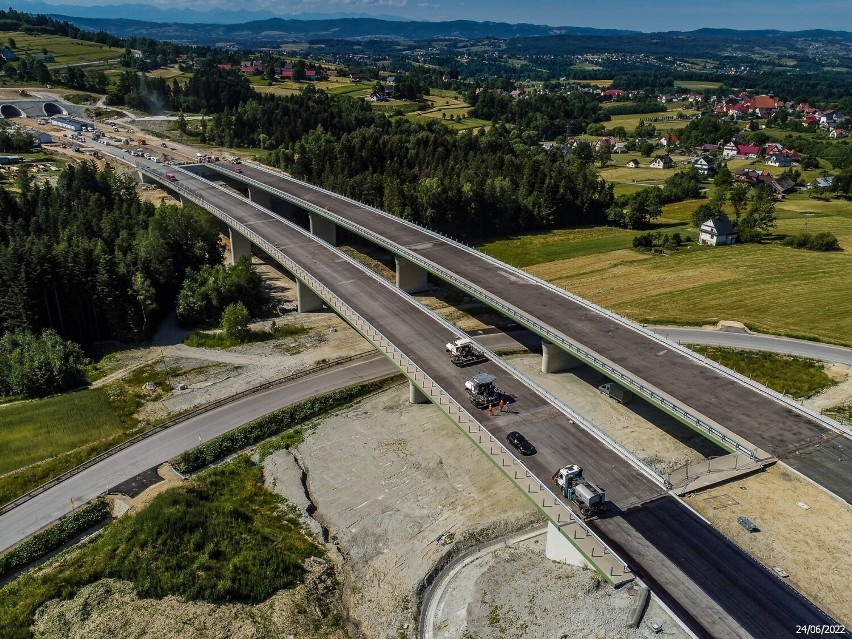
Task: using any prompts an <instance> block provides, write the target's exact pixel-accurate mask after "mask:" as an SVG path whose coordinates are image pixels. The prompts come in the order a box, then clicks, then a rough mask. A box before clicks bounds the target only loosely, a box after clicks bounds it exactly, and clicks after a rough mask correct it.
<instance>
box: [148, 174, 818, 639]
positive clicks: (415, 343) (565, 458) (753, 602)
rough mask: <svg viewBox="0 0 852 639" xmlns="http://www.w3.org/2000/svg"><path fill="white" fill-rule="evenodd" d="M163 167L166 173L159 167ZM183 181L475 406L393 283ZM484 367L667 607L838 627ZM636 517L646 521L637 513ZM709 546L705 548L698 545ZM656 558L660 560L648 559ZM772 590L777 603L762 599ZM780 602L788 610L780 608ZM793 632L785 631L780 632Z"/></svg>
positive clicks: (723, 632) (772, 627)
mask: <svg viewBox="0 0 852 639" xmlns="http://www.w3.org/2000/svg"><path fill="white" fill-rule="evenodd" d="M150 168H152V169H154V170H162V169H160V167H154V166H151V167H150ZM183 176H185V174H182V178H183V179H185V180H186V181H187V182H188V183H189V186H190V187H191V188H193V189H195V190H196V191H197V192H198V193H200V194H201V195H202V197H204V198H205V200H206V201H207V202H208V203H210V204H212V205H214V206H216V207H218V208H219V209H221V210H225V211H228V214H229V215H231V216H232V217H234V218H235V219H237V220H238V221H240V222H241V223H243V224H244V225H246V226H247V227H249V228H250V229H251V230H252V231H254V232H255V233H257V234H258V235H260V236H261V237H263V238H265V239H266V240H267V241H269V242H270V243H271V244H273V245H274V246H276V247H277V248H278V250H280V251H281V252H282V253H284V254H285V255H286V256H288V257H289V258H290V259H292V260H293V261H295V262H296V263H298V264H300V265H301V266H302V267H303V268H305V269H306V270H307V271H308V272H310V273H311V274H312V275H313V276H314V277H315V278H317V279H318V280H319V281H320V282H321V283H322V284H323V285H325V286H326V287H328V288H329V289H331V290H333V291H334V292H335V293H336V294H337V295H338V296H339V297H341V298H342V299H343V300H344V301H345V302H346V303H347V304H349V305H350V306H351V307H352V308H353V309H354V310H355V311H356V312H358V313H359V314H360V315H361V316H362V317H364V318H365V319H366V320H367V321H368V322H370V323H371V324H372V325H373V326H374V327H376V328H377V329H378V330H380V331H381V332H382V334H383V335H384V336H385V337H386V338H388V339H389V340H390V341H391V342H392V343H394V344H396V345H398V346H400V347H402V348H404V350H405V352H406V354H407V355H408V356H409V357H410V358H411V359H412V361H414V362H415V364H417V365H418V366H419V367H420V368H421V369H422V370H424V371H425V372H426V373H427V374H428V375H429V376H430V377H431V378H432V379H433V380H434V381H435V382H437V383H438V384H439V385H440V386H441V387H442V388H444V389H445V390H446V391H447V392H448V393H450V394H451V395H453V396H454V397H455V399H456V400H457V401H459V402H460V403H462V402H465V401H466V400H465V392H464V390H463V384H464V381H465V380H466V379H468V378H469V377H470V375H471V373H472V372H474V371H471V369H459V368H456V367H454V366H452V364H450V362H449V361H448V358H447V357H446V354H445V353H444V349H443V345H444V344H445V343H446V342H447V341H449V340H450V339H452V338H453V337H455V335H454V334H453V333H452V332H451V331H450V330H449V329H447V328H446V327H445V326H444V325H443V324H442V323H440V322H439V321H438V320H437V319H436V318H435V317H434V316H433V315H431V314H429V313H427V312H425V311H424V310H423V309H421V308H420V307H418V306H416V305H415V304H414V303H413V302H412V301H411V300H410V299H409V298H408V297H407V296H406V295H404V294H401V293H400V292H399V291H398V290H396V289H395V288H393V287H390V286H385V285H383V284H381V283H379V282H378V281H377V280H376V279H374V278H373V277H371V276H370V275H369V274H367V273H365V272H364V270H362V269H361V268H359V267H357V266H356V265H354V264H352V263H351V262H350V261H348V260H346V259H345V258H344V257H343V256H342V255H341V254H340V253H338V252H336V251H335V250H334V249H333V248H332V247H330V246H329V245H327V244H325V243H324V242H322V241H320V240H317V239H316V238H312V237H311V236H309V235H306V234H304V233H302V232H300V230H299V229H297V228H294V227H293V226H291V225H288V224H286V223H285V222H283V221H282V220H281V219H279V218H277V217H276V216H274V215H273V214H271V213H269V212H267V211H262V210H259V209H258V208H256V207H254V206H251V205H249V204H248V203H246V202H245V201H243V200H240V199H239V198H237V197H236V196H235V195H234V194H232V193H230V192H227V191H223V190H222V189H218V188H216V187H215V185H213V184H211V183H209V182H206V181H205V180H202V179H195V178H190V177H189V176H185V177H183ZM476 368H477V370H481V371H483V372H491V373H493V374H495V375H496V376H497V377H498V380H499V382H498V383H499V384H500V386H501V387H502V388H503V389H504V390H506V391H507V392H509V393H510V394H511V395H513V396H514V397H515V400H516V401H515V403H514V404H513V405H512V411H511V412H510V413H509V414H503V415H497V414H495V415H494V416H493V417H489V416H487V415H482V416H481V419H482V421H483V423H484V424H485V425H486V427H488V428H489V430H491V431H492V432H493V433H494V434H495V435H496V436H498V437H503V436H504V435H505V433H506V432H508V431H509V430H521V431H522V432H524V433H525V434H526V435H527V436H528V437H529V438H530V439H531V440H532V441H534V442H535V443H536V445H537V446H538V447H539V451H540V452H539V453H538V454H537V455H535V456H534V457H533V458H532V459H529V460H528V465H529V467H530V469H531V470H532V471H533V472H534V473H535V474H536V475H537V477H539V478H540V479H541V480H542V481H543V482H549V480H550V476H551V474H552V473H553V471H554V470H555V469H556V468H558V467H559V466H562V465H564V464H565V463H578V464H580V465H581V466H582V467H583V468H584V469H585V474H586V476H588V478H589V479H590V480H592V481H593V482H595V483H598V484H601V485H603V486H605V487H606V489H607V498H608V500H609V501H610V502H611V504H612V507H613V515H612V516H611V517H610V518H608V519H607V520H606V521H607V522H612V523H607V524H605V525H604V524H603V522H602V523H601V524H600V526H599V530H600V531H601V534H602V537H603V538H604V539H605V540H607V541H608V542H609V543H611V544H613V545H614V546H615V547H619V548H621V549H623V551H624V553H625V554H624V558H625V559H626V560H627V561H628V563H630V564H631V565H634V566H636V567H637V570H640V571H641V573H642V574H643V575H644V576H646V577H647V578H649V579H650V580H653V581H654V583H656V584H657V585H658V587H659V588H662V589H663V590H664V592H665V596H666V597H667V600H669V601H672V602H673V603H674V604H676V605H677V606H678V607H679V609H681V610H687V611H689V612H690V615H691V616H690V621H691V625H692V627H693V629H694V630H695V631H696V632H697V633H698V634H699V635H701V636H704V637H716V638H722V637H745V636H754V637H767V638H769V637H772V638H773V639H774V638H775V637H778V636H784V635H786V634H789V635H790V636H792V634H793V632H794V629H795V624H797V623H798V624H801V623H803V620H804V622H806V623H814V624H818V623H830V618H829V617H828V616H827V615H825V614H824V613H823V612H821V611H820V610H818V609H817V608H815V607H814V606H812V605H811V604H810V603H809V602H807V600H805V599H803V598H802V597H801V596H800V595H798V594H797V593H796V592H795V591H793V590H792V589H790V588H788V587H787V586H786V585H785V584H783V582H781V581H780V580H779V579H778V578H777V577H775V576H774V575H772V574H771V573H769V571H767V570H765V569H764V568H763V567H761V566H759V565H758V564H756V562H754V561H752V560H750V559H749V558H748V557H746V556H745V555H743V554H742V553H739V554H737V553H731V552H730V542H728V541H727V540H726V539H725V538H724V537H723V536H722V535H720V534H719V533H718V532H716V531H715V530H714V529H713V528H712V527H711V526H710V525H709V524H707V523H706V522H704V521H703V520H701V519H699V518H696V517H695V516H694V515H693V514H692V513H691V512H690V511H689V510H688V509H687V508H686V507H685V506H684V505H683V504H682V503H680V502H679V501H677V500H675V499H674V498H672V497H669V496H667V495H666V494H665V492H664V491H663V490H662V489H661V488H660V486H658V485H657V484H656V483H654V482H652V481H651V480H650V479H649V478H648V477H647V476H646V475H645V474H643V473H641V472H640V471H639V470H637V469H635V468H634V467H633V466H631V465H630V464H629V463H627V462H626V461H625V460H624V459H622V458H621V457H620V456H618V455H617V454H616V453H614V452H613V451H611V450H609V449H608V448H605V447H604V446H603V445H601V444H600V443H599V442H598V441H597V440H596V439H594V438H593V437H592V436H591V435H589V434H587V433H586V432H585V431H584V430H582V429H580V428H579V427H577V426H573V425H571V424H569V423H568V420H567V419H566V418H565V417H564V416H563V415H562V414H561V413H559V412H558V411H557V410H556V409H555V408H554V407H552V406H550V405H549V404H548V403H547V402H546V401H545V400H544V399H543V398H542V397H540V396H539V395H537V393H535V392H534V391H533V390H532V389H529V388H527V387H525V386H522V385H521V384H520V382H518V381H517V380H514V379H512V378H510V377H509V376H508V375H507V374H506V373H505V372H504V371H503V369H501V368H499V367H497V366H496V365H495V364H492V363H490V362H489V363H486V364H484V365H482V366H481V367H476ZM648 503H656V504H662V505H660V506H656V507H655V508H656V509H662V508H665V510H666V514H667V516H668V517H669V520H668V522H669V525H668V526H667V527H666V528H665V529H658V528H656V527H653V526H651V527H644V528H642V529H641V530H637V529H636V528H635V527H634V526H633V525H632V523H631V521H630V520H628V519H627V518H626V517H625V514H626V513H633V512H635V511H640V512H641V510H642V509H643V508H644V506H643V504H648ZM633 516H634V517H635V516H636V515H633ZM696 535H697V538H698V539H700V540H701V543H700V544H697V543H695V541H694V540H695V539H696ZM647 557H655V558H656V559H655V560H654V561H648V560H647ZM715 557H724V558H725V560H726V561H729V562H730V565H729V569H728V570H726V571H724V572H721V571H716V572H710V573H707V572H706V571H704V567H706V566H707V565H710V564H712V563H713V561H714V558H715ZM732 579H734V580H736V581H737V582H739V581H742V582H745V583H746V584H748V585H749V587H748V588H742V589H740V590H741V594H740V598H739V600H738V603H739V605H738V606H737V607H736V608H732V609H730V610H729V609H727V606H728V602H729V601H730V597H729V594H728V593H730V592H731V591H732V590H734V589H736V588H737V584H736V583H732V581H731V580H732ZM761 592H771V593H774V594H775V596H776V599H775V600H773V604H772V606H771V607H770V606H769V605H768V600H767V599H766V597H763V596H762V595H758V594H757V593H761ZM778 602H780V603H781V605H780V606H779V605H776V604H777V603H778ZM782 629H783V633H782V634H781V635H779V632H781V631H782Z"/></svg>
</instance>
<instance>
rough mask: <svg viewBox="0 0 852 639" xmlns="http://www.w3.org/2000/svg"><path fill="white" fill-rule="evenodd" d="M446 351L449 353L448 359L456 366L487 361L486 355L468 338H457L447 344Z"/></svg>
mask: <svg viewBox="0 0 852 639" xmlns="http://www.w3.org/2000/svg"><path fill="white" fill-rule="evenodd" d="M446 351H447V352H448V353H449V354H450V361H451V362H452V363H453V364H455V365H456V366H470V365H472V364H478V363H480V362H484V361H487V359H488V358H487V357H485V355H484V354H483V353H482V351H481V350H479V349H478V348H476V347H475V346H474V345H473V342H472V341H471V340H470V339H468V338H466V337H465V338H462V339H457V340H456V341H454V342H450V343H448V344H447V347H446Z"/></svg>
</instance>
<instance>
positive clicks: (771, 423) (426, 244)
mask: <svg viewBox="0 0 852 639" xmlns="http://www.w3.org/2000/svg"><path fill="white" fill-rule="evenodd" d="M209 168H210V169H213V170H215V171H218V172H219V173H220V174H221V175H223V176H227V177H228V178H229V179H231V180H237V181H239V180H241V179H242V178H243V176H245V177H248V178H251V179H253V180H256V181H257V182H260V183H262V184H264V185H267V186H269V187H270V188H271V189H277V190H279V191H283V192H286V193H289V194H291V195H293V196H296V197H298V198H300V199H301V200H303V201H305V202H310V203H312V204H315V205H316V206H318V207H320V208H322V209H325V208H326V207H327V208H328V210H329V211H330V212H332V213H333V214H334V215H337V216H340V217H342V218H345V219H346V220H348V221H349V222H351V223H353V224H355V225H358V226H360V227H362V228H366V229H369V230H370V231H372V232H374V233H376V234H378V235H381V236H383V237H384V238H386V239H387V240H389V241H391V242H393V243H395V244H396V245H398V246H400V247H404V248H406V249H407V250H409V251H412V252H414V253H416V254H418V255H419V256H420V257H421V258H423V259H426V260H429V261H431V262H432V263H434V264H436V265H439V266H440V267H442V268H444V269H446V270H448V271H451V272H453V273H454V274H456V275H458V276H459V277H462V278H464V279H465V280H467V281H468V282H470V283H471V284H473V285H474V286H476V287H478V288H479V289H481V290H483V291H487V292H488V293H489V294H490V295H491V296H492V297H494V298H497V299H500V300H502V301H503V302H505V303H506V304H508V305H510V306H513V307H515V308H517V309H521V310H522V311H523V312H524V313H526V315H527V316H528V317H529V318H530V319H531V320H533V321H535V322H537V323H540V324H543V325H545V326H548V327H550V328H551V329H552V330H554V331H555V332H557V333H561V334H563V335H565V336H566V337H568V338H569V339H572V340H575V341H577V342H579V343H580V344H582V345H584V346H585V347H587V348H589V349H591V350H592V351H594V352H595V353H597V354H598V355H600V356H602V357H603V358H605V359H607V360H609V361H611V362H614V363H615V364H616V365H618V366H619V367H621V368H622V369H623V370H626V371H629V372H630V374H631V375H633V376H635V377H637V378H639V379H641V380H643V381H644V382H646V383H647V384H648V385H650V386H652V387H655V388H657V389H659V390H661V391H663V392H664V393H666V394H668V395H670V396H672V397H674V398H676V399H677V400H678V401H680V402H681V403H682V404H683V405H684V407H685V408H687V409H688V410H690V411H691V412H693V413H695V412H697V413H698V414H700V415H703V416H705V417H707V418H709V419H710V420H713V421H715V422H717V423H719V424H721V425H723V426H724V427H725V428H727V429H729V430H731V431H733V432H735V433H737V434H738V435H739V436H740V437H742V438H743V439H745V440H747V441H749V442H752V443H753V444H755V445H756V446H759V447H760V448H761V449H763V450H765V451H767V452H769V453H771V454H772V455H775V456H776V457H780V456H784V455H786V454H788V453H790V452H791V451H795V450H797V449H799V448H803V447H806V446H808V445H811V444H813V443H814V442H817V441H819V440H820V439H821V438H822V437H823V436H825V435H826V434H827V432H828V431H827V429H826V428H825V427H824V426H822V425H820V424H818V423H817V422H815V421H813V420H812V419H810V418H809V417H807V416H806V415H803V414H801V413H799V412H797V411H795V410H792V409H791V408H789V407H787V406H784V405H783V404H781V403H779V402H777V401H775V400H773V399H771V398H768V397H766V396H764V395H762V394H760V393H758V392H756V391H754V390H752V389H750V388H748V387H746V386H744V385H742V384H740V383H738V382H737V381H735V380H734V379H732V378H730V377H728V376H726V375H724V374H722V373H719V372H717V371H715V370H713V369H711V368H708V367H707V366H704V365H702V364H700V363H698V362H695V361H694V360H692V359H690V358H688V357H686V356H685V355H683V354H681V353H679V352H678V351H676V350H673V349H670V348H666V346H665V345H664V344H661V343H660V342H656V341H654V340H653V339H651V338H649V337H648V336H646V335H644V334H642V333H640V332H638V331H636V330H634V329H632V328H630V327H628V326H625V325H623V324H621V323H619V322H616V321H614V320H611V319H609V318H607V317H605V316H603V315H601V314H599V313H597V312H595V311H593V310H591V309H589V308H587V307H585V306H583V305H582V304H580V303H579V302H576V301H574V300H572V299H570V298H569V297H567V296H565V295H562V294H560V293H558V292H554V291H553V290H552V289H550V288H548V287H546V286H544V285H542V284H541V283H540V282H539V281H538V280H535V279H533V278H531V277H529V276H526V275H525V274H519V273H517V272H515V271H511V270H509V269H508V267H507V268H506V269H501V268H500V267H499V266H495V264H494V263H493V262H492V261H490V260H488V259H486V258H485V257H484V256H480V255H478V254H476V253H471V252H469V251H466V250H464V248H462V247H459V246H457V245H455V244H452V243H449V242H446V241H444V240H443V239H441V238H439V237H436V236H433V235H430V234H428V233H426V232H425V231H423V230H421V229H418V228H416V227H412V226H409V225H406V224H404V223H403V222H402V221H400V220H397V219H395V218H392V217H388V216H384V215H380V214H379V213H376V212H375V211H372V210H371V209H368V208H366V207H364V206H362V205H360V204H358V203H356V202H352V201H349V200H346V199H344V198H342V197H340V196H336V195H334V194H330V193H328V192H325V191H321V190H319V189H316V188H315V187H313V186H311V185H308V184H305V183H302V182H299V181H297V180H293V179H290V178H287V177H284V176H279V175H276V174H272V173H270V172H268V171H264V170H261V169H258V168H256V167H252V166H248V165H242V166H241V167H240V171H241V172H242V175H239V174H237V173H236V170H237V167H236V166H234V165H230V164H224V163H218V164H212V165H210V166H209ZM193 182H197V180H194V181H193ZM850 444H852V442H850ZM814 479H815V480H817V481H819V478H818V477H815V478H814ZM843 484H844V485H840V486H837V485H831V486H828V488H829V489H830V490H832V491H833V492H835V493H837V494H839V495H841V496H843V497H844V499H847V500H850V501H852V482H849V481H848V480H846V481H845V482H843Z"/></svg>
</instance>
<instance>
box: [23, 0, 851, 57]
mask: <svg viewBox="0 0 852 639" xmlns="http://www.w3.org/2000/svg"><path fill="white" fill-rule="evenodd" d="M17 5H18V6H16V8H17V9H19V10H21V11H27V12H29V13H45V14H47V15H50V16H52V17H54V18H56V19H59V20H67V21H68V22H71V23H72V24H75V25H77V26H79V27H81V28H83V29H87V30H91V31H99V30H101V29H103V30H104V31H107V32H108V33H110V34H112V35H114V36H117V37H120V38H128V37H149V38H154V39H157V40H169V41H173V42H182V43H187V44H202V45H214V44H217V43H225V42H227V43H234V44H235V45H236V46H239V47H244V48H258V47H264V46H278V45H280V44H281V43H284V42H306V41H317V40H320V41H321V40H389V41H395V40H407V41H429V40H433V41H434V40H441V39H461V40H477V39H483V38H496V39H501V40H510V39H514V40H516V41H517V40H518V39H532V40H533V41H535V40H537V39H538V38H544V39H545V40H547V39H548V36H549V37H550V38H551V39H552V38H554V37H557V38H559V37H560V36H561V37H562V39H564V36H585V37H592V38H594V39H596V40H598V41H600V43H601V46H604V45H606V46H611V45H612V44H615V45H617V44H618V43H619V42H622V43H623V44H625V46H630V45H629V44H628V43H630V42H632V43H635V42H637V41H641V42H644V41H646V40H649V41H657V40H659V39H660V38H661V37H662V38H664V39H665V40H664V41H665V42H669V44H676V43H674V42H671V41H672V40H673V39H678V38H685V39H688V40H692V41H696V40H701V41H716V42H718V41H727V42H729V43H734V42H742V41H748V42H751V43H752V44H754V43H755V42H756V41H757V40H761V41H763V42H772V41H774V42H779V41H785V42H793V41H794V40H796V39H801V40H834V41H835V42H837V41H840V42H842V43H843V45H845V46H849V45H850V43H852V34H850V33H849V32H845V31H827V30H810V31H797V32H791V31H779V30H769V29H767V30H759V31H758V30H754V31H737V30H734V29H698V30H695V31H689V32H680V31H671V32H667V33H656V34H654V33H650V34H649V33H642V32H640V31H627V30H620V29H593V28H588V27H572V26H549V25H537V24H508V23H505V22H476V21H472V20H454V21H445V22H426V21H411V20H402V19H400V18H396V17H394V16H387V17H382V18H376V17H363V16H362V17H357V16H355V15H351V14H337V15H333V14H299V16H298V17H293V18H283V17H280V16H272V14H271V12H269V11H260V12H252V11H245V10H241V11H238V12H237V11H234V12H227V11H222V10H211V11H197V10H193V9H175V10H165V9H158V8H155V7H151V6H145V5H143V4H135V5H131V4H123V5H102V6H96V7H85V6H78V5H51V4H47V3H45V2H43V1H42V0H20V2H19V3H17ZM143 17H144V19H135V18H143ZM246 18H257V19H254V20H251V21H246ZM539 44H540V45H541V46H545V43H544V42H540V43H539ZM617 48H618V46H616V49H617Z"/></svg>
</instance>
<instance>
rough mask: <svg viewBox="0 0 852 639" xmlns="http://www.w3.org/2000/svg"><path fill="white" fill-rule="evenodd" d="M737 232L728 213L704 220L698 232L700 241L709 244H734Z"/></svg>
mask: <svg viewBox="0 0 852 639" xmlns="http://www.w3.org/2000/svg"><path fill="white" fill-rule="evenodd" d="M736 241H737V234H736V232H735V231H734V227H733V225H732V224H731V220H729V219H728V217H727V216H726V215H719V216H718V217H713V218H710V219H709V220H707V221H706V222H704V224H702V225H701V229H700V231H699V233H698V243H699V244H705V245H709V246H723V245H728V244H734V243H735V242H736Z"/></svg>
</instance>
